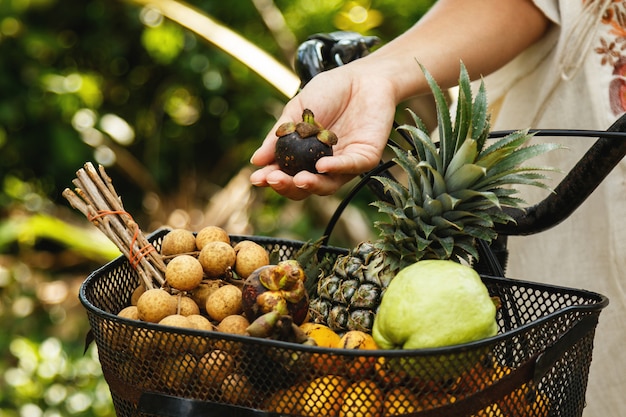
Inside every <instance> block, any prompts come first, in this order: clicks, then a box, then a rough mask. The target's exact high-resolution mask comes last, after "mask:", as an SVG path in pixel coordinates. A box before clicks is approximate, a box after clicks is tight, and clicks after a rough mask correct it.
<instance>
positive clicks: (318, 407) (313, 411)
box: [300, 375, 349, 417]
mask: <svg viewBox="0 0 626 417" xmlns="http://www.w3.org/2000/svg"><path fill="white" fill-rule="evenodd" d="M348 385H349V384H348V380H347V379H346V378H343V377H341V376H337V375H326V376H322V377H319V378H315V379H314V380H312V381H311V382H309V384H308V385H307V386H306V389H305V390H304V393H303V394H302V395H301V396H300V406H301V409H302V411H301V412H302V415H304V416H310V417H319V416H328V417H337V416H338V415H339V410H340V409H341V400H342V398H343V393H344V391H345V389H346V387H347V386H348Z"/></svg>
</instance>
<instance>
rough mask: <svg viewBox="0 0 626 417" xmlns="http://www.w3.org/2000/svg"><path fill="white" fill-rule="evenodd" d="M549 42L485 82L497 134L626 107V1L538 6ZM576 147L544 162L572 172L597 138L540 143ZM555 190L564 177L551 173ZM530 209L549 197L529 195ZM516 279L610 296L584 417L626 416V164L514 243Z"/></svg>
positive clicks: (609, 115)
mask: <svg viewBox="0 0 626 417" xmlns="http://www.w3.org/2000/svg"><path fill="white" fill-rule="evenodd" d="M534 2H535V4H536V5H537V6H538V7H539V8H540V9H541V10H542V11H543V12H544V13H545V14H546V16H547V17H548V18H549V19H550V20H551V21H552V22H553V27H552V29H551V30H550V32H549V33H548V35H547V36H546V37H545V38H544V39H542V40H541V41H540V42H539V43H537V44H535V45H533V46H532V47H531V48H529V49H528V50H527V51H525V52H524V53H523V54H521V55H520V56H518V57H517V58H516V59H515V60H514V61H512V62H510V63H509V64H508V65H507V66H505V67H504V68H502V69H501V70H499V71H497V72H496V73H494V74H492V75H490V76H488V77H486V79H485V82H486V85H487V89H488V90H487V91H488V97H489V99H490V101H491V107H492V111H493V113H492V117H493V120H492V122H493V123H492V129H494V130H499V129H518V128H566V129H602V130H604V129H606V128H608V127H609V126H610V125H611V124H612V123H613V122H614V121H615V120H616V119H617V118H618V117H619V116H620V115H622V114H623V113H624V111H625V109H626V1H615V0H534ZM535 140H542V141H548V142H559V143H563V144H564V145H566V146H567V147H568V148H569V149H567V150H558V151H555V152H552V153H550V154H549V155H547V156H546V157H542V158H543V159H541V160H537V161H536V162H537V164H541V165H544V164H546V165H549V166H553V167H558V168H560V169H561V170H563V171H569V169H571V167H572V166H573V165H574V163H575V162H576V161H578V160H579V159H580V157H581V156H582V155H583V153H584V152H585V151H586V150H587V149H588V148H589V146H591V144H592V143H593V142H594V141H595V139H590V138H555V137H552V138H536V139H535ZM551 176H552V177H553V178H554V181H555V184H556V183H558V181H559V180H560V179H561V178H562V175H560V174H552V175H551ZM521 191H522V194H523V195H522V196H523V197H524V198H525V199H526V201H527V202H528V203H529V204H534V203H536V202H538V201H540V200H542V199H543V198H545V197H546V195H547V192H546V191H545V190H541V189H522V190H521ZM509 249H510V261H509V265H508V270H507V276H509V277H511V278H519V279H525V280H531V281H539V282H544V283H549V284H555V285H562V286H567V287H571V288H583V289H587V290H591V291H595V292H599V293H601V294H604V295H606V296H608V297H609V300H610V304H609V306H608V307H607V308H606V309H605V310H603V311H602V313H601V314H600V323H599V325H598V328H597V331H596V338H595V346H594V350H593V361H592V364H591V370H590V376H589V378H590V379H589V385H588V389H587V407H586V408H585V411H584V413H583V415H584V416H589V417H595V416H603V417H618V416H623V415H626V160H622V161H621V163H620V164H619V165H618V166H617V167H616V168H615V169H614V170H613V171H612V172H611V174H610V175H609V177H607V178H606V179H605V180H604V181H603V183H602V184H601V186H600V187H599V188H598V189H596V190H595V191H594V193H593V194H592V195H591V197H590V198H589V199H588V200H587V201H586V202H585V203H584V204H583V205H582V206H581V207H580V208H579V209H577V211H576V212H575V213H574V214H573V215H572V216H571V217H569V218H568V219H567V220H566V221H564V222H563V223H561V224H559V225H557V226H556V227H554V228H552V229H550V230H548V231H545V232H542V233H539V234H536V235H532V236H523V237H512V238H509Z"/></svg>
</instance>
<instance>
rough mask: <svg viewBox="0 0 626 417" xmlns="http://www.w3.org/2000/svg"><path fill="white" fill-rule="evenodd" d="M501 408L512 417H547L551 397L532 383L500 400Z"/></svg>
mask: <svg viewBox="0 0 626 417" xmlns="http://www.w3.org/2000/svg"><path fill="white" fill-rule="evenodd" d="M498 406H499V408H500V409H501V410H502V411H503V412H506V414H507V415H510V416H511V417H546V416H547V415H548V413H549V411H550V404H549V399H548V398H547V397H546V396H545V395H544V394H542V393H540V392H538V391H537V390H536V388H535V387H534V386H533V385H531V384H523V385H522V386H521V387H519V388H518V389H516V390H515V391H513V392H512V393H510V394H508V395H507V396H505V397H504V398H503V399H502V400H500V401H498Z"/></svg>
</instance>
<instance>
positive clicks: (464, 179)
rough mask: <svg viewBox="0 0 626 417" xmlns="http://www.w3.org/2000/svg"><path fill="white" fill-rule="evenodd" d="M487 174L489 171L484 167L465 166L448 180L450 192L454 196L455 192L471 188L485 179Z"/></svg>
mask: <svg viewBox="0 0 626 417" xmlns="http://www.w3.org/2000/svg"><path fill="white" fill-rule="evenodd" d="M486 173H487V170H486V169H485V168H484V167H481V166H478V165H475V164H467V165H463V166H462V167H460V168H459V169H457V170H456V171H455V172H453V173H452V174H451V175H450V177H449V178H448V179H447V183H448V192H449V193H450V194H453V193H454V192H455V191H458V190H463V189H466V188H471V187H472V186H474V184H476V183H477V182H478V181H479V180H480V179H481V178H483V177H484V176H485V174H486Z"/></svg>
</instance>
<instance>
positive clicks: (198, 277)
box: [165, 255, 203, 291]
mask: <svg viewBox="0 0 626 417" xmlns="http://www.w3.org/2000/svg"><path fill="white" fill-rule="evenodd" d="M202 277H203V270H202V265H201V264H200V261H198V260H197V259H196V258H195V257H193V256H191V255H178V256H176V257H174V258H173V259H172V260H171V261H170V262H169V263H168V264H167V266H166V267H165V280H166V281H167V283H168V284H169V285H170V286H171V287H172V288H176V289H177V290H180V291H190V290H193V289H194V288H196V287H197V286H198V285H200V282H202Z"/></svg>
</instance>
